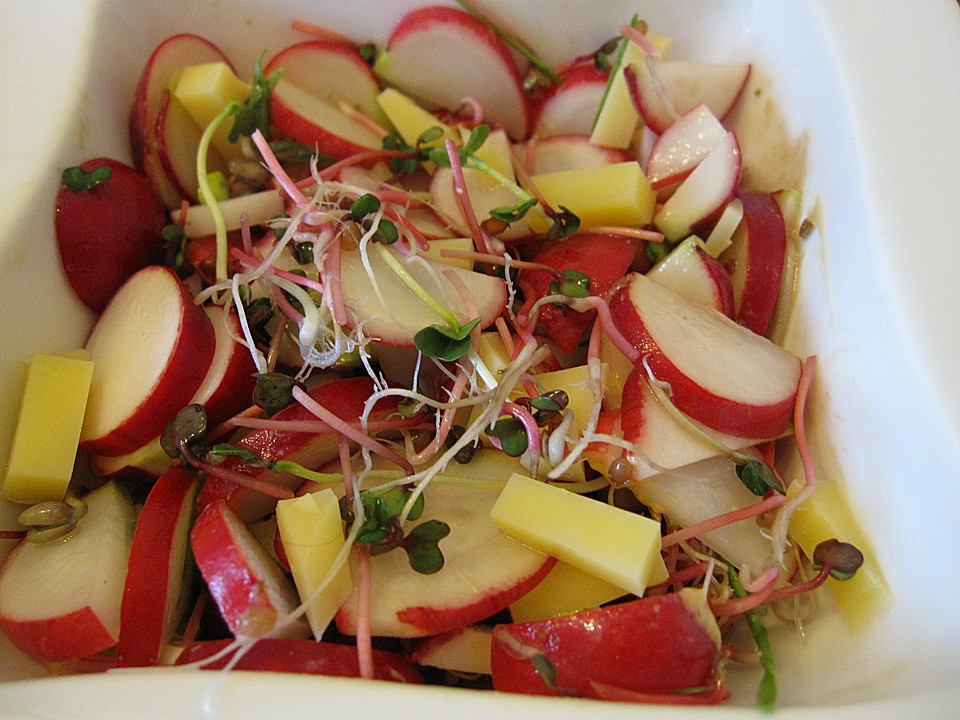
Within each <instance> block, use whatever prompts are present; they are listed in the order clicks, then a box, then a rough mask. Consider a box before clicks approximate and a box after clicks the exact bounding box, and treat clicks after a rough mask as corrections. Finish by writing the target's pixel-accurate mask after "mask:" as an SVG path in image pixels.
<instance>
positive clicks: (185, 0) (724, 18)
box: [0, 0, 960, 720]
mask: <svg viewBox="0 0 960 720" xmlns="http://www.w3.org/2000/svg"><path fill="white" fill-rule="evenodd" d="M418 4H422V0H354V1H353V2H349V3H346V2H334V1H333V0H272V1H271V2H264V0H229V1H228V0H217V1H215V0H166V2H164V3H162V4H161V3H141V2H134V1H133V0H83V1H80V0H6V1H5V2H4V4H3V5H2V6H0V27H3V28H4V34H5V40H4V43H3V45H2V47H0V58H2V64H0V67H2V68H3V71H4V74H3V77H2V79H0V91H2V92H0V97H3V98H4V100H5V112H4V121H3V125H2V127H3V133H2V135H0V198H2V203H0V269H2V273H3V280H4V283H3V285H2V286H0V298H2V307H3V310H2V313H0V318H2V319H0V323H2V324H0V337H2V338H3V341H2V343H0V427H3V428H10V427H11V426H12V420H13V418H14V415H15V412H16V405H17V401H18V396H19V387H20V383H21V382H22V375H23V366H22V363H21V359H22V358H23V357H25V356H27V355H28V354H29V353H31V352H37V351H56V350H62V349H67V348H72V347H75V346H77V345H79V344H82V342H83V338H84V335H85V333H86V331H87V329H88V327H89V323H90V321H91V318H90V316H89V314H88V312H86V311H85V310H84V309H83V308H81V307H80V306H79V305H78V303H77V302H76V301H75V300H74V299H73V298H72V296H71V294H70V292H69V290H68V288H67V286H66V285H65V283H64V282H63V280H62V278H61V274H60V270H59V266H58V259H57V254H56V249H55V244H54V242H53V237H52V207H53V196H54V193H55V190H56V187H57V183H58V178H59V172H60V169H61V168H62V167H64V166H66V165H69V164H75V163H78V162H80V161H82V160H84V159H86V158H88V157H92V156H95V155H111V156H115V157H118V158H128V157H129V150H128V146H127V135H126V112H127V109H128V106H129V103H130V99H131V95H132V90H133V86H134V84H135V82H136V79H137V77H138V75H139V72H140V68H141V66H142V63H143V62H144V60H145V59H146V57H147V55H148V54H149V52H150V51H151V50H152V48H153V47H154V46H155V45H156V44H157V43H158V42H159V41H160V40H162V39H164V38H165V37H167V36H169V35H171V34H173V33H175V32H183V31H190V32H196V33H199V34H202V35H206V36H208V37H209V38H210V39H212V40H214V41H215V42H216V43H218V44H219V45H220V46H221V47H222V48H223V49H224V50H225V51H226V52H227V54H228V55H229V56H230V57H231V58H233V59H234V60H235V62H236V63H237V66H238V67H241V68H243V67H252V65H253V61H254V59H255V58H256V56H257V55H258V54H259V52H260V51H261V50H263V49H268V50H275V49H279V48H280V47H282V46H284V45H285V44H287V43H289V42H291V41H293V40H294V39H296V36H295V35H294V33H293V32H292V31H291V30H290V29H289V21H290V20H292V19H294V18H300V19H303V20H306V21H310V22H314V23H318V24H325V25H327V26H329V27H334V28H339V29H341V30H342V31H343V32H344V33H345V34H348V35H350V36H352V37H354V38H355V39H358V40H367V39H374V40H382V39H384V37H385V32H386V30H387V29H388V28H389V27H390V26H391V25H392V23H393V22H394V21H395V20H396V19H397V18H398V17H399V16H400V15H401V14H402V12H403V11H405V10H406V9H409V8H411V7H413V6H415V5H418ZM485 6H486V7H488V8H490V9H492V10H493V11H494V12H495V14H496V15H497V16H498V17H499V18H500V19H501V20H502V21H504V22H506V23H508V24H510V25H511V26H513V27H515V28H516V29H518V30H519V31H520V34H521V35H522V36H524V37H526V38H528V39H529V40H530V41H531V43H532V44H533V45H534V47H535V49H537V50H539V51H541V53H542V54H543V55H544V56H545V57H546V59H548V60H550V61H559V60H562V59H566V58H568V57H571V56H573V55H575V54H578V53H583V52H588V51H590V50H592V49H594V48H596V47H597V46H599V45H600V44H601V43H602V42H603V41H604V40H606V39H607V38H608V37H610V36H611V35H612V34H613V33H614V32H615V30H616V28H617V27H618V26H619V25H620V24H621V23H623V22H624V21H625V20H626V19H628V18H629V17H630V16H631V15H632V14H633V12H635V11H638V10H639V11H640V12H641V13H642V14H643V17H644V19H646V20H648V21H649V22H650V24H651V26H652V27H653V29H654V30H655V31H657V32H663V33H668V34H671V35H674V36H675V37H676V45H675V50H674V53H675V56H678V57H679V56H684V57H692V58H702V59H708V60H709V59H713V60H723V59H733V58H736V59H749V60H752V61H754V62H756V63H758V65H759V66H760V67H762V68H763V69H764V70H765V71H766V72H767V73H769V74H770V75H771V76H772V77H773V79H774V92H775V93H776V95H777V97H778V98H779V101H780V104H781V107H782V109H783V114H784V115H785V116H786V118H787V120H788V131H789V133H791V134H792V135H794V136H799V135H800V134H802V133H804V132H807V133H808V134H809V155H808V159H809V168H808V183H807V187H806V190H807V197H808V198H809V200H810V202H811V203H815V204H817V205H819V208H820V211H819V213H818V217H819V218H820V221H819V223H818V225H819V228H818V231H817V232H815V233H814V234H813V235H812V236H811V237H810V238H809V239H808V240H807V247H806V253H805V259H804V263H803V269H802V275H801V279H802V284H801V291H800V296H799V306H798V320H797V328H796V330H797V332H796V333H795V340H794V341H793V342H794V343H795V345H796V347H797V348H798V349H799V350H801V351H803V352H815V353H817V354H818V356H819V357H820V367H821V371H820V375H819V381H818V387H817V396H816V407H815V410H814V412H813V417H814V418H815V420H816V423H815V424H816V427H815V430H814V435H815V440H816V441H817V442H818V443H820V444H824V443H826V444H827V445H828V446H829V447H831V448H832V454H833V455H834V456H835V459H836V462H835V463H832V462H831V463H828V464H827V465H828V467H825V468H821V472H822V473H832V474H835V475H837V476H839V477H842V478H843V480H844V481H845V482H846V486H847V488H848V492H849V497H850V500H851V503H852V504H853V506H854V507H855V508H856V510H857V512H858V515H859V518H860V520H861V522H862V525H863V527H864V530H865V531H866V532H867V534H868V536H869V537H870V538H871V543H872V547H870V548H869V552H870V557H871V558H872V559H874V560H875V561H876V562H878V563H879V564H880V566H881V567H882V569H883V572H884V574H885V576H886V579H887V581H888V583H889V586H890V590H891V595H892V603H891V605H890V607H889V610H888V611H887V612H886V613H884V614H883V615H882V616H881V617H879V618H877V619H876V620H875V621H873V622H872V623H871V624H870V625H868V626H867V627H866V628H865V629H863V630H860V631H858V632H854V631H852V630H851V629H850V628H847V627H846V626H844V624H843V623H842V621H841V620H840V619H839V617H838V616H837V615H836V614H835V613H831V612H829V611H827V612H825V613H824V616H823V617H821V618H819V619H818V621H817V622H815V623H812V624H811V625H810V626H809V628H808V633H807V635H806V637H805V638H804V639H803V640H798V638H796V637H793V636H791V635H790V634H787V635H786V636H784V637H777V638H776V640H777V646H776V651H777V662H778V665H779V675H780V681H781V695H782V701H781V707H782V710H781V713H780V715H781V716H783V717H787V718H794V717H798V718H810V717H832V718H836V717H849V718H853V717H871V718H886V717H890V718H892V717H902V716H908V717H931V718H932V717H944V716H946V715H950V714H955V713H956V712H957V708H958V707H960V686H958V685H957V684H956V675H955V673H956V671H957V670H958V669H960V613H958V612H957V611H956V605H957V602H958V601H960V553H958V548H960V532H958V530H957V518H958V517H960V482H958V479H957V478H958V472H957V471H958V468H960V442H958V428H960V373H957V368H960V341H958V338H957V335H958V333H960V322H958V321H957V319H956V311H955V308H956V307H957V306H958V304H960V289H958V288H960V284H958V282H957V279H956V270H955V268H956V266H957V263H958V260H960V251H958V250H957V243H956V239H955V238H954V237H953V236H954V234H955V232H956V225H955V214H956V207H957V203H958V199H960V173H958V170H957V168H958V167H960V121H958V118H960V83H958V82H957V78H958V77H960V10H958V7H957V4H956V3H955V2H954V1H953V0H888V1H887V2H883V3H877V2H875V1H874V0H844V1H843V2H834V1H832V0H789V1H788V0H714V1H713V2H710V3H705V2H703V0H645V2H643V3H635V2H630V1H629V0H604V2H602V3H598V2H595V0H541V1H540V2H536V3H533V2H523V1H522V0H515V1H513V2H510V0H488V2H486V3H485ZM8 443H9V432H6V433H0V461H2V459H3V458H4V457H5V455H6V452H7V449H8V448H7V445H8ZM36 674H37V668H36V666H35V665H33V664H32V663H30V662H28V661H26V660H25V659H24V658H22V657H21V656H19V655H17V654H16V653H15V652H12V651H10V650H9V649H7V650H6V651H5V654H4V655H3V656H2V657H0V677H2V679H4V680H7V681H9V682H6V683H2V684H0V717H31V718H33V717H37V718H39V717H59V718H88V717H89V718H93V717H97V718H130V717H140V718H161V717H177V718H193V717H217V718H221V717H222V718H241V717H243V718H252V717H271V718H272V717H284V718H285V719H286V720H294V719H295V718H301V717H302V718H307V717H309V718H315V717H318V716H322V715H323V714H328V715H337V716H341V715H343V716H345V715H346V714H347V713H350V714H351V715H357V714H363V715H368V716H374V715H376V714H381V713H382V716H386V715H387V714H389V716H391V717H408V716H409V717H427V716H434V715H437V714H444V715H447V714H449V715H451V716H464V717H474V716H484V717H487V716H495V717H504V718H507V717H516V718H519V717H525V718H539V717H552V718H568V717H569V718H585V717H591V716H593V715H594V714H595V713H601V712H602V713H604V715H605V716H608V717H621V716H622V717H627V716H631V717H634V716H637V715H642V716H643V717H664V718H666V717H671V718H672V717H679V716H687V715H688V714H689V715H695V716H697V717H715V716H716V717H733V716H740V715H742V714H745V713H746V712H747V711H745V710H744V709H743V708H742V707H736V706H726V707H723V708H696V709H694V710H681V709H671V708H642V709H640V708H636V707H633V706H619V705H615V704H607V705H603V706H599V705H598V704H597V703H596V702H578V701H573V700H549V699H548V700H542V699H535V698H525V697H515V696H504V695H497V694H494V693H486V694H483V695H477V694H476V693H473V692H467V691H451V690H446V689H424V688H411V687H398V686H395V685H392V684H385V683H363V682H361V681H354V680H343V679H327V678H316V677H306V678H304V677H294V676H280V675H274V674H265V675H259V674H248V673H244V674H242V677H241V676H240V675H241V674H239V673H237V674H230V675H229V676H222V675H219V674H217V675H215V674H213V673H185V672H180V671H175V672H174V673H167V674H165V675H164V677H167V678H170V677H171V676H172V678H173V679H167V680H164V681H163V682H160V683H158V682H157V680H158V678H157V673H156V671H123V672H110V673H107V674H105V675H91V676H79V677H69V678H62V679H42V680H35V681H34V680H23V678H29V677H32V676H34V675H36ZM732 674H733V675H736V674H737V673H732ZM18 680H19V681H18ZM733 680H734V682H736V678H733ZM750 682H751V680H750V679H749V678H748V680H747V682H746V684H745V685H744V688H742V689H741V690H740V691H738V692H739V695H738V697H737V698H736V701H735V705H736V704H742V705H747V706H749V705H750V703H751V698H752V692H751V690H750Z"/></svg>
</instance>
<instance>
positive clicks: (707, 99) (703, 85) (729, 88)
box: [624, 56, 751, 135]
mask: <svg viewBox="0 0 960 720" xmlns="http://www.w3.org/2000/svg"><path fill="white" fill-rule="evenodd" d="M750 71H751V65H749V64H747V63H705V62H696V61H692V60H664V59H663V58H657V57H651V56H646V57H644V59H643V60H642V61H640V62H637V63H633V64H632V65H628V66H627V67H626V68H625V69H624V72H625V75H626V77H627V88H628V89H629V90H630V93H631V95H630V97H631V99H632V100H633V103H634V106H635V107H636V108H637V112H639V113H640V115H641V117H643V121H644V122H645V123H646V124H647V127H649V128H650V129H651V130H653V131H654V132H655V133H657V134H658V135H660V134H662V133H663V132H664V131H666V129H667V128H668V127H670V125H671V124H672V123H673V122H674V120H676V119H677V118H679V117H680V116H681V115H683V114H684V113H685V112H687V111H688V110H691V109H692V108H694V107H696V106H697V105H699V104H700V103H703V104H705V105H706V106H707V107H708V108H710V111H711V112H712V113H713V114H714V115H715V116H716V117H717V119H718V120H721V121H722V120H723V119H724V118H725V117H726V116H727V115H728V114H729V113H730V111H731V110H733V107H734V106H735V105H736V104H737V100H739V99H740V95H741V93H742V92H743V88H744V87H745V86H746V84H747V79H748V78H749V77H750Z"/></svg>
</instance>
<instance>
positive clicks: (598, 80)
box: [533, 63, 609, 138]
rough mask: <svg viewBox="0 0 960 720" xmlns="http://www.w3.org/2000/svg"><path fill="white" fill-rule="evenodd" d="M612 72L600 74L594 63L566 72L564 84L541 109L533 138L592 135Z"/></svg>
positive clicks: (553, 92) (552, 92) (557, 88)
mask: <svg viewBox="0 0 960 720" xmlns="http://www.w3.org/2000/svg"><path fill="white" fill-rule="evenodd" d="M608 75H609V71H603V70H598V69H597V68H596V67H594V65H593V63H587V64H583V65H576V66H574V67H573V68H571V69H570V70H568V71H566V72H564V73H563V74H562V75H561V76H560V78H561V80H562V82H561V83H560V84H559V85H554V86H553V87H552V88H551V90H550V92H549V93H548V94H547V95H546V96H545V97H544V98H543V100H542V101H541V103H540V105H539V107H538V108H537V119H536V121H535V123H534V130H533V135H534V136H535V137H538V138H547V137H552V136H554V135H571V134H577V135H583V134H586V135H589V134H590V131H591V130H592V129H593V121H594V119H595V118H596V116H597V109H598V108H599V107H600V100H601V98H603V92H604V90H605V89H606V87H607V76H608Z"/></svg>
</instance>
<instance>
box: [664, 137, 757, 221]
mask: <svg viewBox="0 0 960 720" xmlns="http://www.w3.org/2000/svg"><path fill="white" fill-rule="evenodd" d="M742 166H743V158H742V156H741V153H740V144H739V143H738V142H737V136H736V135H734V134H733V133H732V132H731V133H727V134H726V135H725V136H724V138H723V140H721V141H720V142H719V143H717V144H716V145H715V146H714V148H713V149H712V150H711V151H710V152H709V153H707V155H706V157H704V158H703V159H702V160H701V161H700V162H699V164H698V165H697V166H696V168H695V169H694V170H693V172H691V173H690V174H689V175H688V176H687V178H686V179H685V180H684V181H683V182H681V183H680V186H679V187H678V188H677V189H676V191H675V192H674V193H673V195H671V196H670V199H669V200H667V201H666V202H665V203H664V204H663V205H662V206H661V207H660V209H659V210H657V212H656V214H655V215H654V217H653V222H654V224H655V225H656V226H657V227H658V228H660V230H662V231H663V234H664V235H666V236H667V237H668V238H669V239H670V240H679V239H680V238H682V237H685V236H687V235H688V234H689V233H690V232H691V230H692V229H694V228H696V227H698V226H700V225H701V224H703V223H707V222H709V221H710V220H712V219H714V218H716V217H717V216H718V215H719V214H720V213H721V212H722V211H723V208H724V206H725V205H726V204H727V203H728V202H729V201H730V199H731V198H733V196H734V194H735V193H736V191H737V185H738V184H739V182H740V173H741V168H742Z"/></svg>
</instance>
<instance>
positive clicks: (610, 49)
mask: <svg viewBox="0 0 960 720" xmlns="http://www.w3.org/2000/svg"><path fill="white" fill-rule="evenodd" d="M621 41H623V38H621V37H619V36H618V37H613V38H610V39H609V40H607V41H606V42H605V43H604V44H603V45H601V46H600V47H599V49H598V50H597V52H595V53H594V55H593V66H594V67H595V68H596V69H597V70H600V71H601V72H602V71H604V70H610V69H611V68H612V67H613V65H612V64H611V62H610V56H611V55H613V53H615V52H617V49H618V48H619V47H620V43H621Z"/></svg>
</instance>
